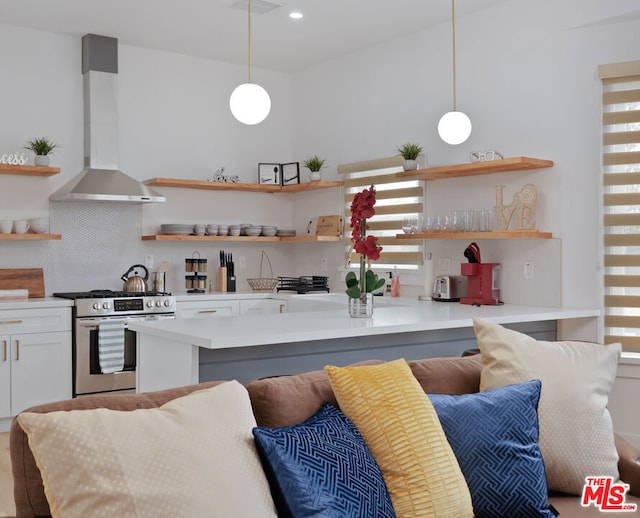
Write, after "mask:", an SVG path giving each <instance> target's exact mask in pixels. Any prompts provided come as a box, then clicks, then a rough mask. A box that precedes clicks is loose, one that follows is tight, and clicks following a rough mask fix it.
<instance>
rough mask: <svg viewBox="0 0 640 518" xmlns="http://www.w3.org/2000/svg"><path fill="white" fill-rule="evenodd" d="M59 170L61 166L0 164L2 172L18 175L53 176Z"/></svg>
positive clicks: (0, 172) (0, 171)
mask: <svg viewBox="0 0 640 518" xmlns="http://www.w3.org/2000/svg"><path fill="white" fill-rule="evenodd" d="M59 172H60V168H59V167H41V166H35V165H9V164H0V174H12V175H16V176H52V175H54V174H58V173H59Z"/></svg>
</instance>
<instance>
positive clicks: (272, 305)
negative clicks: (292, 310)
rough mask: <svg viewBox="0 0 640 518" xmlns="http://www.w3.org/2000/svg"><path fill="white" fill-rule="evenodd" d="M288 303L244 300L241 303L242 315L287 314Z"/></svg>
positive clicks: (271, 300)
mask: <svg viewBox="0 0 640 518" xmlns="http://www.w3.org/2000/svg"><path fill="white" fill-rule="evenodd" d="M286 312H287V301H286V300H277V299H247V300H245V299H243V300H241V301H240V314H241V315H251V314H253V315H255V314H257V313H286Z"/></svg>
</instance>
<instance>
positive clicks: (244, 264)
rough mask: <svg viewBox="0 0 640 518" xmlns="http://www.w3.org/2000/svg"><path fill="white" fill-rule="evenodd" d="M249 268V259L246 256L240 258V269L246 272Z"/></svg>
mask: <svg viewBox="0 0 640 518" xmlns="http://www.w3.org/2000/svg"><path fill="white" fill-rule="evenodd" d="M246 267H247V258H246V257H245V256H244V255H241V256H240V257H238V268H240V269H241V270H244V269H245V268H246Z"/></svg>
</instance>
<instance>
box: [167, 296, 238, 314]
mask: <svg viewBox="0 0 640 518" xmlns="http://www.w3.org/2000/svg"><path fill="white" fill-rule="evenodd" d="M239 314H240V303H239V302H238V301H237V300H192V301H187V302H182V301H178V302H177V304H176V317H177V318H216V317H222V316H236V315H239Z"/></svg>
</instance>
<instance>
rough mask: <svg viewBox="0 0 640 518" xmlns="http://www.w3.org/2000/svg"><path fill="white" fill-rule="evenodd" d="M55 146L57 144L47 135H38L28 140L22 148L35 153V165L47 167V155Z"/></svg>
mask: <svg viewBox="0 0 640 518" xmlns="http://www.w3.org/2000/svg"><path fill="white" fill-rule="evenodd" d="M57 147H58V145H57V144H56V143H55V142H53V141H52V140H49V139H48V138H47V137H38V138H34V139H31V140H29V141H28V142H27V145H26V146H25V147H24V148H25V149H28V150H30V151H33V152H34V153H35V155H36V157H35V164H36V165H37V166H44V167H47V166H48V165H49V155H50V154H52V153H53V150H54V149H55V148H57Z"/></svg>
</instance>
